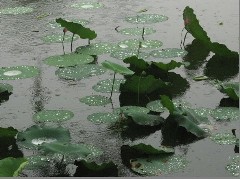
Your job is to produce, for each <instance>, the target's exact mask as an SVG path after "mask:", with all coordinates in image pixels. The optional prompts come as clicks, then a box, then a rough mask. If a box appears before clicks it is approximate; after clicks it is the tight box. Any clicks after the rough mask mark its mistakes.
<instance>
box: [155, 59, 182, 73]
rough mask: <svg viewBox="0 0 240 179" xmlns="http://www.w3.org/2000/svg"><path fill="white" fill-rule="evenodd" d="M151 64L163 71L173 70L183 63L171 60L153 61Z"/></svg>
mask: <svg viewBox="0 0 240 179" xmlns="http://www.w3.org/2000/svg"><path fill="white" fill-rule="evenodd" d="M153 65H155V66H157V67H158V68H159V69H161V70H163V71H166V72H168V71H170V70H173V69H175V68H177V67H180V66H182V65H183V63H181V62H176V61H174V60H171V62H170V63H162V62H153Z"/></svg>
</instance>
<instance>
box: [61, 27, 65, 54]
mask: <svg viewBox="0 0 240 179" xmlns="http://www.w3.org/2000/svg"><path fill="white" fill-rule="evenodd" d="M64 38H65V32H63V38H62V48H63V55H65V48H64Z"/></svg>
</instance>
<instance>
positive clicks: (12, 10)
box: [0, 7, 33, 15]
mask: <svg viewBox="0 0 240 179" xmlns="http://www.w3.org/2000/svg"><path fill="white" fill-rule="evenodd" d="M32 11H33V8H31V7H9V8H5V9H0V14H13V15H18V14H26V13H30V12H32Z"/></svg>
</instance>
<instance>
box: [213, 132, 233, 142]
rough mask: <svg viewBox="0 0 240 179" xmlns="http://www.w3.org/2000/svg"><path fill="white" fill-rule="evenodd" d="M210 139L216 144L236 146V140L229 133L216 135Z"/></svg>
mask: <svg viewBox="0 0 240 179" xmlns="http://www.w3.org/2000/svg"><path fill="white" fill-rule="evenodd" d="M210 139H211V140H212V141H214V142H215V143H217V144H229V145H231V144H236V142H237V138H236V136H234V135H233V134H229V133H217V134H213V135H212V136H210Z"/></svg>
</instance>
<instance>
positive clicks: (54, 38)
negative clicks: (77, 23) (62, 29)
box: [42, 34, 79, 43]
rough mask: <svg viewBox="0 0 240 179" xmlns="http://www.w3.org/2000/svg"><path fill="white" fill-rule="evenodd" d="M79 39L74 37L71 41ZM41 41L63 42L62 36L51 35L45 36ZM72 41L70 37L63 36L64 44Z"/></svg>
mask: <svg viewBox="0 0 240 179" xmlns="http://www.w3.org/2000/svg"><path fill="white" fill-rule="evenodd" d="M78 38H79V37H78V36H74V37H73V41H75V40H77V39H78ZM42 40H43V41H44V42H45V43H62V41H63V34H52V35H47V36H44V37H43V38H42ZM71 41H72V35H67V34H66V35H65V36H64V42H71Z"/></svg>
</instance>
